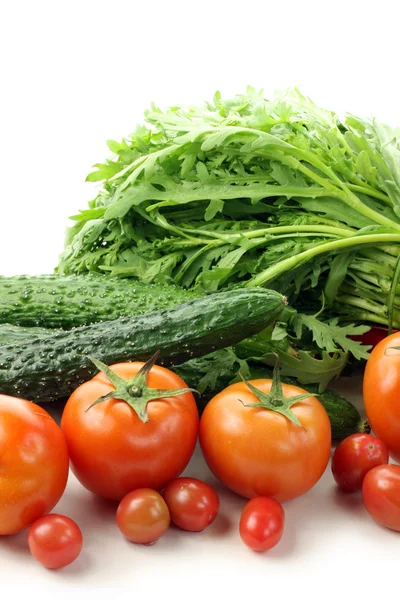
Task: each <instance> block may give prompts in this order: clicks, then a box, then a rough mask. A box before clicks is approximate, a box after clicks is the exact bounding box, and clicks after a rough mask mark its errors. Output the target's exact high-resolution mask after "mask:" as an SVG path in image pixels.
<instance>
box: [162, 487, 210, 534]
mask: <svg viewBox="0 0 400 600" xmlns="http://www.w3.org/2000/svg"><path fill="white" fill-rule="evenodd" d="M163 496H164V500H165V502H166V503H167V506H168V508H169V512H170V514H171V521H173V523H175V525H177V526H178V527H180V528H181V529H185V530H186V531H203V529H205V528H206V527H208V526H209V525H211V523H212V522H213V521H214V519H215V517H216V516H217V514H218V509H219V498H218V495H217V493H216V492H215V491H214V490H213V488H212V487H211V486H210V485H208V484H207V483H205V482H204V481H200V480H199V479H193V478H192V477H180V478H179V479H175V480H174V481H171V482H170V483H169V484H168V485H167V487H166V488H165V490H164V494H163Z"/></svg>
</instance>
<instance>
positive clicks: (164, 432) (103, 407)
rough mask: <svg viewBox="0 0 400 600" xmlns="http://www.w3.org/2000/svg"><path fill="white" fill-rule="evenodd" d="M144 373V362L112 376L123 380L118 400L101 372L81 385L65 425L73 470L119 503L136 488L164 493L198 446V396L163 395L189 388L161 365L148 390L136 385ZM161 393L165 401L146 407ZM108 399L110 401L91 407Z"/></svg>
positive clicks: (122, 367)
mask: <svg viewBox="0 0 400 600" xmlns="http://www.w3.org/2000/svg"><path fill="white" fill-rule="evenodd" d="M103 367H105V365H103ZM143 368H144V365H143V363H140V362H133V363H121V364H117V365H113V366H112V367H111V371H110V372H109V376H110V377H112V375H113V374H114V376H115V375H117V376H119V378H117V380H116V381H115V384H116V386H117V387H118V386H119V388H120V391H121V393H120V394H119V396H118V393H117V391H115V389H114V388H115V386H114V385H113V384H112V383H111V382H110V381H109V379H108V376H106V375H105V374H104V373H99V374H97V375H96V376H95V377H94V378H93V379H92V380H90V381H88V382H86V383H84V384H83V385H81V386H79V387H78V388H77V389H76V390H75V391H74V392H73V394H72V395H71V397H70V398H69V400H68V401H67V403H66V405H65V408H64V412H63V415H62V420H61V426H62V429H63V431H64V434H65V437H66V440H67V444H68V450H69V454H70V458H71V466H72V470H73V472H74V473H75V475H76V476H77V478H78V479H79V481H80V482H81V483H82V484H83V485H84V486H85V487H86V488H87V489H88V490H90V491H92V492H94V493H95V494H98V495H100V496H104V497H105V498H110V499H114V500H120V499H121V498H123V497H124V496H125V495H126V494H127V493H128V492H130V491H132V490H134V489H136V488H143V487H149V488H152V489H156V490H157V489H162V488H163V487H164V486H165V485H166V484H167V483H168V481H171V479H175V478H176V477H178V476H179V475H180V473H181V472H182V471H183V469H184V468H185V467H186V465H187V463H188V462H189V460H190V458H191V456H192V454H193V450H194V447H195V444H196V439H197V432H198V423H199V416H198V411H197V407H196V402H195V400H194V397H193V394H192V393H191V392H186V393H183V394H181V395H177V396H174V397H168V392H166V391H165V392H164V390H169V391H170V393H171V396H173V391H172V388H184V386H185V383H184V382H183V381H182V379H181V378H180V377H178V375H176V374H175V373H172V371H169V370H168V369H165V368H163V367H159V366H151V371H150V373H149V374H148V386H149V387H147V386H146V385H144V384H143V386H144V387H143V386H142V387H141V384H140V385H139V388H140V389H139V388H138V387H137V384H136V383H135V385H131V384H132V383H133V382H134V381H137V380H134V379H132V378H134V377H135V376H140V375H139V371H140V369H143ZM112 378H113V377H112ZM119 379H120V381H119ZM127 380H131V381H130V383H129V385H128V382H127ZM121 382H122V383H121ZM139 383H140V382H139ZM121 386H122V387H121ZM124 386H125V387H126V388H127V389H125V388H124ZM133 388H135V389H133ZM152 388H158V390H154V389H152ZM127 390H128V391H127ZM129 390H133V392H132V396H131V397H130V396H129V393H128V392H129ZM114 391H115V393H116V395H117V396H118V397H121V396H124V394H125V397H127V399H128V400H129V402H130V403H131V405H130V404H128V402H127V401H126V400H125V399H115V398H113V397H112V396H113V394H114ZM157 392H159V394H160V395H162V393H163V392H164V394H165V396H166V397H165V398H161V399H155V400H152V401H151V402H149V403H148V404H147V408H146V403H145V402H144V400H146V398H147V397H148V394H150V395H151V394H153V396H154V394H155V397H156V398H157ZM106 394H108V395H109V397H108V399H106V400H104V402H101V403H99V404H96V405H94V406H92V407H91V408H89V407H90V406H91V405H92V404H93V403H94V402H95V401H96V400H97V399H98V398H99V397H101V396H103V395H106ZM127 394H128V395H127ZM132 407H136V409H134V408H132ZM136 411H138V412H136ZM146 411H147V414H146ZM139 415H141V416H139ZM143 419H144V420H143ZM146 419H149V420H148V421H146Z"/></svg>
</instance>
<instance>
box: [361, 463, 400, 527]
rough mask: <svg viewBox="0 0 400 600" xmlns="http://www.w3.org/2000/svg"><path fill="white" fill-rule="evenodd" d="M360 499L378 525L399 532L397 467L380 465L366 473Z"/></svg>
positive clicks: (399, 470) (399, 467) (399, 479)
mask: <svg viewBox="0 0 400 600" xmlns="http://www.w3.org/2000/svg"><path fill="white" fill-rule="evenodd" d="M362 498H363V502H364V506H365V508H366V509H367V511H368V512H369V514H370V515H371V517H372V518H373V519H374V520H375V521H376V522H377V523H379V525H382V526H383V527H387V528H388V529H392V530H393V531H400V466H399V465H380V466H379V467H375V468H373V469H371V470H370V471H368V473H367V474H366V476H365V477H364V482H363V486H362Z"/></svg>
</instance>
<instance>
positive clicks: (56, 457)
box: [0, 395, 68, 535]
mask: <svg viewBox="0 0 400 600" xmlns="http://www.w3.org/2000/svg"><path fill="white" fill-rule="evenodd" d="M67 479H68V451H67V445H66V443H65V439H64V436H63V434H62V431H61V429H60V428H59V426H58V425H57V423H56V422H55V421H54V419H52V417H51V416H50V415H49V414H48V413H47V412H46V411H45V410H44V409H43V408H41V407H40V406H38V405H37V404H34V403H33V402H28V401H27V400H21V399H20V398H12V397H10V396H2V395H0V535H9V534H12V533H18V532H19V531H21V530H22V529H25V528H26V527H28V526H29V525H30V524H31V523H32V522H33V521H34V520H35V519H37V518H39V517H41V516H42V515H44V514H45V513H47V512H49V511H50V510H51V509H52V508H53V507H54V506H55V505H56V504H57V502H58V501H59V499H60V498H61V496H62V494H63V492H64V489H65V486H66V484H67Z"/></svg>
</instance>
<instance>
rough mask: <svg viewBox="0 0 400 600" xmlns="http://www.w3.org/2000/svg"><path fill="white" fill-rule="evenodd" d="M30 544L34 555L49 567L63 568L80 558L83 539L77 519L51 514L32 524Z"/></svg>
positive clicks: (29, 535) (29, 536)
mask: <svg viewBox="0 0 400 600" xmlns="http://www.w3.org/2000/svg"><path fill="white" fill-rule="evenodd" d="M28 544H29V549H30V551H31V553H32V555H33V557H34V558H36V560H37V561H39V562H40V563H41V564H42V565H44V566H45V567H46V568H47V569H61V568H62V567H65V566H66V565H69V564H70V563H72V562H73V561H74V560H75V559H76V558H78V556H79V554H80V552H81V550H82V545H83V539H82V533H81V530H80V529H79V527H78V525H77V524H76V523H75V521H73V520H72V519H70V518H69V517H65V516H64V515H57V514H51V515H46V516H44V517H41V518H40V519H37V521H35V522H34V523H33V524H32V525H31V527H30V528H29V531H28Z"/></svg>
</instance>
